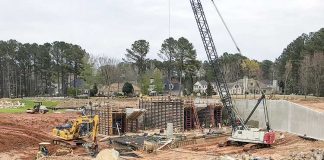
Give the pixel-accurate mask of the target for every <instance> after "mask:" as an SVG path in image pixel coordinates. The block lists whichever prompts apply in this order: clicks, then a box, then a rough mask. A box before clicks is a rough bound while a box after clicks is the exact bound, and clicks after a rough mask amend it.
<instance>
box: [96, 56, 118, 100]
mask: <svg viewBox="0 0 324 160" xmlns="http://www.w3.org/2000/svg"><path fill="white" fill-rule="evenodd" d="M97 62H98V63H97V64H98V70H99V74H100V75H101V76H100V77H101V78H102V83H103V84H104V85H106V86H107V87H108V96H109V93H110V85H111V84H112V83H113V82H115V81H116V80H118V78H119V76H118V75H119V74H118V67H117V65H118V60H116V59H114V58H108V57H104V56H102V57H98V58H97Z"/></svg>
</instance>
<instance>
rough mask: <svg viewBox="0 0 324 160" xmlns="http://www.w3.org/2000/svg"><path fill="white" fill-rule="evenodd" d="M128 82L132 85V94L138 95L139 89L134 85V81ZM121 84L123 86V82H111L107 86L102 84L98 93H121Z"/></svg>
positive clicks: (105, 94)
mask: <svg viewBox="0 0 324 160" xmlns="http://www.w3.org/2000/svg"><path fill="white" fill-rule="evenodd" d="M130 83H131V84H132V85H133V88H134V95H140V93H141V89H140V88H139V87H138V86H137V85H136V83H134V82H133V83H132V82H130ZM123 86H124V83H112V84H110V85H109V86H108V85H104V86H101V87H99V90H98V94H100V95H104V96H112V95H115V94H117V93H122V92H123Z"/></svg>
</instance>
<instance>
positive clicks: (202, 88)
mask: <svg viewBox="0 0 324 160" xmlns="http://www.w3.org/2000/svg"><path fill="white" fill-rule="evenodd" d="M210 84H211V86H212V87H213V90H214V92H215V93H217V86H216V82H211V83H210ZM207 86H208V82H206V81H205V80H201V81H197V82H196V83H195V84H194V86H193V91H194V92H196V93H206V92H207Z"/></svg>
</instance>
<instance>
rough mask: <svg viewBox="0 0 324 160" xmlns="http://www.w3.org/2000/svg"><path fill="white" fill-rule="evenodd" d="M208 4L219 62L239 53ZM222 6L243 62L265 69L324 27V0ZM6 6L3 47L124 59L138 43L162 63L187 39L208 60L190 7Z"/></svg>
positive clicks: (22, 1) (45, 0)
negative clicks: (13, 43)
mask: <svg viewBox="0 0 324 160" xmlns="http://www.w3.org/2000/svg"><path fill="white" fill-rule="evenodd" d="M169 1H170V13H171V14H170V16H169ZM201 1H202V4H203V7H204V10H205V14H206V17H207V20H208V23H209V27H210V29H211V32H212V35H213V39H214V42H215V45H216V48H217V51H218V53H219V55H221V54H222V53H223V52H229V53H235V52H236V49H235V46H234V44H233V42H232V41H231V39H230V37H229V35H228V34H227V32H226V30H225V27H224V25H223V24H222V23H221V20H220V18H219V17H218V15H217V12H216V10H215V8H213V6H212V3H211V1H210V0H201ZM214 1H215V3H216V5H217V6H218V8H219V10H220V12H221V13H222V15H223V17H224V19H225V21H226V23H227V25H228V26H229V28H230V30H231V32H232V34H233V36H234V38H235V40H236V41H237V43H238V46H239V48H240V49H241V51H242V54H243V55H244V56H247V57H249V58H251V59H256V60H259V61H261V60H265V59H269V60H272V61H273V60H275V59H276V58H277V57H278V56H280V54H281V53H282V51H283V49H284V48H285V47H286V46H287V45H288V44H289V43H290V42H292V41H293V40H294V39H296V38H297V37H298V36H299V35H301V34H302V33H309V32H314V31H317V30H319V29H320V28H322V27H324V1H323V0H214ZM0 4H1V5H0V40H9V39H16V40H17V41H19V42H22V43H39V44H43V43H45V42H53V41H65V42H68V43H73V44H78V45H80V46H81V47H82V48H84V49H85V50H86V51H87V52H89V53H90V54H93V55H97V56H102V55H105V56H108V57H112V58H117V59H121V58H123V57H124V56H125V53H126V48H130V46H131V44H132V43H133V42H134V41H136V40H139V39H145V40H147V41H149V42H150V52H149V54H148V57H149V58H159V57H158V56H157V53H158V52H159V50H160V48H161V44H162V42H163V41H164V40H165V39H166V38H168V37H169V35H170V36H172V37H174V38H179V37H186V38H187V39H188V40H189V41H190V42H192V43H193V45H194V47H195V48H196V50H197V57H198V59H200V60H205V59H207V58H206V54H205V51H204V48H203V44H202V41H201V38H200V35H199V32H198V28H197V25H196V22H195V19H194V15H193V12H192V9H191V5H190V1H189V0H0ZM169 17H170V23H169ZM169 25H170V28H169ZM169 29H170V30H169Z"/></svg>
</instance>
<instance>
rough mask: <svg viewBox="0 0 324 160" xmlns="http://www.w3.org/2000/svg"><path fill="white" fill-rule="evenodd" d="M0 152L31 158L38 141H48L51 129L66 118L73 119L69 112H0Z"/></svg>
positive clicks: (74, 115) (34, 153)
mask: <svg viewBox="0 0 324 160" xmlns="http://www.w3.org/2000/svg"><path fill="white" fill-rule="evenodd" d="M0 116H1V119H0V153H8V154H11V153H24V155H25V156H26V157H20V158H19V159H31V158H33V157H34V156H35V155H36V153H37V150H38V144H39V143H40V142H50V141H51V140H52V139H53V137H52V135H51V130H52V129H53V128H54V127H55V126H58V125H60V124H63V123H64V121H65V120H66V119H75V117H76V116H77V115H76V114H74V113H69V114H25V113H24V114H0Z"/></svg>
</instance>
